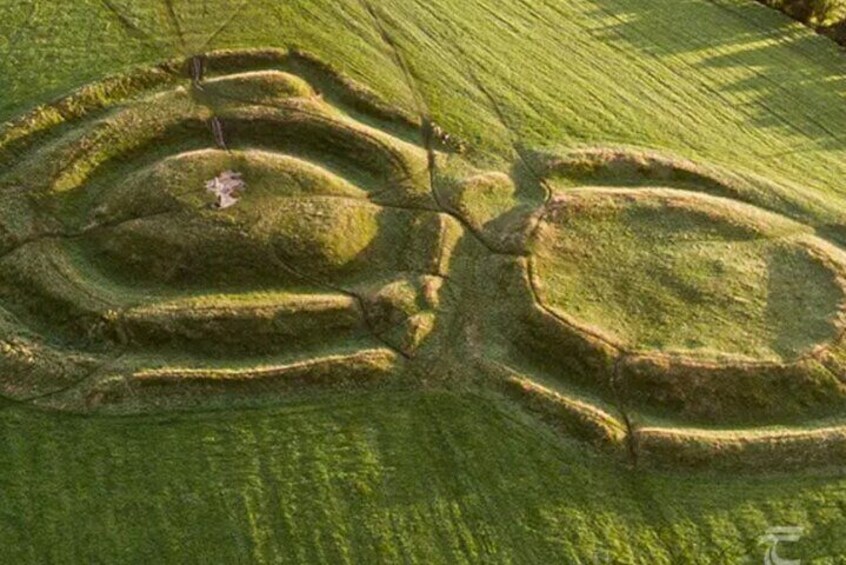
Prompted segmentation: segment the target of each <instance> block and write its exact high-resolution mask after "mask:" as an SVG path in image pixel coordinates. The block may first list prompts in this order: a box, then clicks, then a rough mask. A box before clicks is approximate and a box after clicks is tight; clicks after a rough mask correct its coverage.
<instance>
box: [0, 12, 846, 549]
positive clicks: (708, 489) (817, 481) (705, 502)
mask: <svg viewBox="0 0 846 565" xmlns="http://www.w3.org/2000/svg"><path fill="white" fill-rule="evenodd" d="M246 47H282V48H284V47H298V48H302V49H304V50H307V51H309V52H313V53H315V54H316V55H317V56H318V57H320V58H321V59H322V60H325V61H329V62H331V63H332V64H333V65H336V66H337V67H338V68H339V69H341V70H342V71H344V72H345V73H347V74H349V75H350V76H352V77H354V78H355V79H357V80H358V81H360V82H362V83H364V84H366V85H368V86H369V87H371V88H373V89H374V90H376V91H377V92H379V93H380V94H381V95H382V96H383V97H384V98H385V99H386V100H388V101H390V102H391V103H392V104H394V105H397V106H400V107H402V108H404V109H406V110H407V111H409V112H410V113H414V114H429V115H431V116H432V117H433V118H434V119H435V120H436V121H437V122H438V123H440V124H442V125H443V126H444V127H445V128H446V129H447V130H449V131H450V132H453V133H455V134H457V135H458V136H460V137H461V138H462V139H464V140H466V141H467V143H468V146H469V148H470V149H469V153H468V155H467V158H468V159H469V160H471V161H473V162H475V163H476V164H478V165H480V166H482V165H484V166H486V167H494V168H498V169H504V168H506V167H508V166H510V165H511V164H513V163H514V162H515V161H516V159H517V157H518V156H519V155H518V154H524V153H527V152H529V151H530V150H535V149H542V148H548V149H556V148H562V147H563V148H572V147H573V146H578V145H582V144H591V145H594V144H598V145H614V144H618V145H638V146H645V147H652V148H657V149H660V150H661V151H663V152H665V153H669V154H678V155H680V156H683V157H689V158H693V159H697V160H701V161H705V162H709V163H712V164H714V165H717V166H719V167H722V168H723V169H726V170H734V171H738V172H748V173H753V174H759V175H763V176H765V177H767V178H769V179H771V180H773V181H776V182H778V183H780V184H781V185H783V186H787V187H789V188H790V190H792V191H794V192H795V193H796V194H797V195H800V196H801V197H802V199H803V201H804V202H806V203H810V204H808V205H809V206H811V207H812V206H813V204H814V203H815V202H820V203H823V202H824V206H823V205H821V206H820V208H821V209H830V208H838V207H839V208H842V207H843V205H844V204H846V183H844V180H843V179H844V178H846V133H844V132H846V104H844V98H845V97H844V89H846V82H844V80H846V59H844V57H843V54H842V53H840V52H839V50H838V49H837V48H836V47H835V46H834V44H832V43H830V42H828V41H827V40H825V39H823V38H821V37H818V36H815V35H814V34H812V33H811V32H810V31H808V30H806V29H804V28H802V27H801V26H799V25H797V24H795V23H791V22H790V21H789V20H787V19H786V18H785V17H784V16H782V15H780V14H778V13H777V12H775V11H770V10H767V9H765V8H763V7H761V6H759V5H757V4H755V3H753V2H751V1H746V0H712V1H706V0H572V1H568V2H562V1H560V0H537V1H533V2H524V1H520V0H506V1H503V0H498V1H494V0H381V1H377V0H370V1H367V0H292V1H288V2H278V1H275V0H256V1H236V0H232V1H223V0H208V1H203V2H198V1H197V2H195V1H192V2H189V1H182V0H172V1H169V0H161V1H158V0H157V1H154V0H145V1H143V2H140V1H139V2H129V1H127V0H108V1H106V0H102V1H101V0H72V1H68V2H51V3H47V2H17V1H12V0H0V120H6V119H12V118H13V117H14V116H17V115H19V114H21V113H23V112H24V111H26V110H30V109H32V108H33V107H35V106H37V105H38V104H40V103H44V102H47V101H49V100H51V99H53V98H55V97H56V96H58V95H60V94H64V93H66V92H68V91H69V90H72V89H73V88H75V87H78V86H81V85H84V84H86V83H89V82H91V81H92V80H95V79H99V78H102V77H104V76H106V75H110V74H114V73H120V72H122V71H125V70H127V69H128V68H131V67H133V66H135V65H142V64H151V63H157V62H160V61H162V60H167V59H170V58H172V57H177V56H185V55H190V54H193V53H196V52H205V51H209V50H213V49H222V48H246ZM498 205H499V203H498V202H492V203H490V207H491V208H496V207H497V206H498ZM483 207H484V206H483ZM480 215H484V210H482V211H481V212H480ZM585 229H587V227H586V228H585ZM591 229H594V228H591ZM631 252H632V253H633V254H634V253H635V250H631ZM751 260H752V259H750V261H751ZM603 268H604V266H603ZM700 268H701V265H694V266H693V267H692V269H693V271H697V270H699V269H700ZM597 269H599V267H597ZM597 272H599V275H598V276H601V275H602V273H601V272H600V271H599V270H598V271H597ZM819 290H820V292H823V289H819ZM746 299H748V300H753V301H754V300H755V299H756V298H755V296H754V293H752V294H751V295H750V297H747V298H746ZM596 315H605V312H599V313H597V314H596ZM780 315H781V316H782V317H783V316H784V313H781V314H780ZM763 316H764V314H762V317H763ZM787 321H790V320H787ZM648 325H649V324H644V322H643V320H633V321H632V323H631V328H634V329H635V330H638V329H642V328H643V327H646V326H648ZM821 331H823V332H825V331H827V328H823V329H822V330H821ZM791 335H792V334H791ZM660 337H665V335H664V334H662V335H661V336H660ZM794 341H795V340H791V341H790V343H788V344H787V347H788V349H790V348H794V347H795V346H796V344H795V343H794ZM800 341H801V340H800ZM759 345H760V344H759ZM765 345H768V344H765ZM800 345H801V344H800ZM791 352H792V349H791ZM467 373H470V371H467ZM463 377H466V379H467V380H470V379H472V377H473V375H472V374H466V375H463ZM298 402H299V403H298V404H290V403H289V404H287V405H286V404H285V403H281V404H280V405H279V406H270V407H267V406H265V407H263V408H256V409H254V410H245V409H243V408H240V409H238V410H223V409H221V408H218V409H217V410H212V411H204V412H198V413H196V414H190V413H179V414H174V415H167V416H165V415H162V416H155V415H153V416H144V417H142V416H133V417H125V418H118V417H114V418H106V417H97V418H83V417H75V416H68V415H59V414H46V413H41V412H38V411H35V410H31V409H24V408H22V407H20V406H18V405H16V404H14V403H11V402H10V403H8V404H0V496H2V498H0V501H2V504H0V555H2V556H3V559H2V561H4V562H69V563H71V562H73V563H76V562H124V561H136V562H175V561H181V562H184V561H195V562H237V561H250V560H252V561H257V562H278V561H298V562H325V563H338V562H350V563H361V562H372V561H380V560H381V561H390V562H397V561H410V562H427V563H428V562H450V563H453V562H480V561H485V562H491V561H495V562H508V561H511V562H520V563H553V562H588V563H590V562H600V563H601V562H611V563H614V562H624V563H626V562H630V563H639V562H644V563H686V562H690V563H697V562H739V561H742V560H744V559H746V560H750V561H752V562H758V561H759V560H760V559H762V557H763V549H764V547H763V546H761V545H760V544H759V538H760V536H762V535H763V534H764V533H765V531H766V529H767V528H768V527H770V526H787V525H790V526H795V525H798V526H803V527H805V536H804V537H803V539H802V541H801V542H800V543H798V544H794V545H791V546H790V547H789V548H785V549H784V550H783V552H782V555H783V556H784V557H794V558H797V559H798V558H802V559H803V560H807V561H809V562H810V561H812V560H814V559H817V560H819V562H837V560H838V559H840V558H841V557H840V556H842V555H844V554H846V545H844V541H843V540H842V539H841V538H842V536H841V535H840V534H841V532H842V530H843V527H844V525H846V520H844V517H843V516H844V511H846V481H844V479H842V478H840V476H839V475H837V474H835V473H834V472H832V474H827V475H811V474H799V473H797V472H792V473H791V474H779V471H780V468H779V461H778V460H777V459H774V460H773V461H772V465H771V468H770V469H769V470H766V471H764V472H762V473H758V474H756V475H754V476H752V475H750V476H742V475H741V476H736V475H728V474H720V473H716V472H715V473H712V474H705V473H700V472H689V473H684V474H681V473H678V474H668V473H659V472H656V471H644V470H634V469H632V468H630V467H629V466H628V465H624V464H622V463H620V462H618V461H617V460H613V459H611V458H609V457H606V456H604V455H602V454H600V453H597V452H594V451H593V450H592V449H591V448H589V447H587V446H583V445H581V444H577V443H571V442H570V440H568V439H564V438H562V437H561V436H560V435H556V434H555V433H553V432H551V431H550V430H548V429H547V428H546V427H545V426H544V425H543V424H542V423H540V422H538V421H536V420H534V419H532V418H529V417H527V416H526V415H525V414H523V413H522V412H520V411H519V410H517V409H514V408H512V407H511V406H510V405H508V404H506V403H504V401H503V400H502V399H499V398H498V397H493V396H492V397H491V398H487V397H485V398H480V397H479V396H477V395H476V394H469V393H468V394H458V393H443V392H421V391H419V390H415V391H410V392H402V391H401V390H400V391H393V392H390V393H388V392H374V393H368V394H365V393H361V394H356V395H349V394H347V395H343V394H328V393H327V394H325V395H319V396H314V397H313V398H311V399H309V400H307V401H305V402H304V401H302V400H299V401H298ZM770 471H771V473H770ZM788 553H789V554H788Z"/></svg>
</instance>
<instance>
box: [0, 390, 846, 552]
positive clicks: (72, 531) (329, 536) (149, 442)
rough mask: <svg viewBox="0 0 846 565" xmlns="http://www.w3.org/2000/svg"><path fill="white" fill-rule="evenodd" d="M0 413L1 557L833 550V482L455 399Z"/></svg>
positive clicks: (837, 544)
mask: <svg viewBox="0 0 846 565" xmlns="http://www.w3.org/2000/svg"><path fill="white" fill-rule="evenodd" d="M0 422H2V432H0V486H2V494H3V505H2V508H0V544H2V547H3V555H4V560H5V561H6V562H10V563H11V562H36V561H38V562H77V563H79V562H89V563H91V562H125V561H138V562H141V561H144V562H159V563H163V562H177V561H178V562H183V563H184V562H195V563H203V562H205V563H207V562H209V561H213V562H228V563H232V562H247V561H251V562H274V561H275V562H278V561H287V562H308V563H319V562H323V563H343V562H349V563H364V562H380V561H381V562H397V561H410V562H427V563H431V562H450V563H462V562H481V561H487V562H491V561H497V562H506V561H513V562H518V563H564V562H579V561H580V562H584V563H594V562H595V563H602V562H605V563H617V562H631V563H635V562H638V563H693V562H699V563H703V562H708V561H713V562H724V563H728V562H741V561H743V560H744V559H748V560H749V561H751V562H758V561H759V560H760V559H762V556H763V547H759V546H758V544H757V539H758V537H759V536H760V535H762V534H763V532H764V530H766V528H767V527H768V526H770V525H784V524H790V525H801V526H805V527H807V528H808V530H807V532H806V536H805V538H804V539H803V541H802V542H801V543H800V544H797V545H796V546H795V547H793V548H789V549H788V548H787V547H785V552H784V554H785V555H788V551H790V552H791V553H790V555H796V556H801V557H802V558H804V559H806V560H807V562H811V561H812V559H818V560H820V561H816V562H836V561H835V559H836V556H837V555H838V554H840V553H842V552H843V551H846V542H844V541H843V540H842V539H840V538H839V536H838V535H837V531H838V527H839V525H840V524H841V523H842V522H841V520H842V511H843V508H844V505H846V482H844V481H843V480H840V479H825V478H805V479H795V478H791V477H770V478H744V477H732V478H730V477H724V476H710V475H689V474H685V475H681V474H679V475H660V474H649V475H647V474H642V473H638V472H633V471H632V470H630V469H628V468H625V467H622V466H618V465H617V464H615V463H613V462H611V461H608V460H605V459H603V458H602V457H601V456H598V455H595V454H593V453H591V452H590V450H588V449H587V448H585V447H582V446H580V445H578V444H575V443H570V442H567V441H563V440H560V439H558V438H556V437H554V436H552V435H550V433H549V432H548V431H546V430H544V429H542V428H541V427H539V426H538V425H536V424H531V423H526V422H525V421H523V420H522V418H521V417H520V416H519V415H515V414H513V413H511V412H510V411H508V410H507V411H505V412H503V411H501V410H500V408H498V407H497V406H496V405H494V404H491V403H490V402H489V401H488V400H485V399H481V398H476V397H472V396H471V397H464V398H462V397H456V396H452V395H449V394H439V393H403V394H399V393H374V394H371V395H369V396H347V397H345V398H339V397H326V398H324V399H322V400H319V401H316V402H313V403H309V404H304V405H297V406H291V407H288V408H262V409H256V410H252V411H233V412H209V413H197V414H191V415H174V416H169V417H150V418H142V419H138V418H126V419H86V418H75V417H67V416H52V415H44V414H36V413H32V412H28V411H18V410H9V409H6V410H2V411H0ZM31 469H38V471H37V472H32V471H31ZM774 470H777V468H776V469H774ZM826 558H828V560H829V561H825V559H826ZM603 559H604V561H603Z"/></svg>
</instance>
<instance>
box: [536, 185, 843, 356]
mask: <svg viewBox="0 0 846 565" xmlns="http://www.w3.org/2000/svg"><path fill="white" fill-rule="evenodd" d="M635 195H637V196H635ZM633 198H636V199H637V200H633ZM732 206H733V205H732V204H729V203H727V201H722V202H721V201H717V200H710V199H707V198H706V199H700V198H691V197H690V194H689V193H683V192H672V191H669V192H663V193H662V192H651V193H649V192H648V193H642V192H634V193H629V194H626V193H625V192H610V193H609V192H602V191H597V192H595V193H585V192H582V193H577V194H575V195H572V196H570V197H564V198H563V199H562V200H561V201H560V202H559V203H557V204H554V205H553V207H552V210H551V211H550V212H548V214H547V216H546V218H545V220H544V222H543V223H542V227H541V229H540V230H539V232H538V235H537V241H536V243H535V249H536V251H535V253H536V255H535V257H536V259H535V263H536V265H537V268H536V272H537V275H538V277H539V280H540V284H541V288H542V289H543V290H542V292H541V294H542V298H543V299H544V300H545V301H546V302H547V304H548V305H549V306H551V307H553V308H555V309H557V310H558V311H559V312H562V313H566V314H567V315H569V316H571V317H572V318H573V319H575V320H576V321H577V323H580V324H583V325H585V326H587V327H590V328H595V330H596V331H599V332H601V333H603V334H606V335H607V336H608V337H609V338H610V339H612V340H613V341H614V342H616V343H619V344H621V346H622V347H625V348H627V349H631V350H635V351H653V352H654V351H662V352H675V353H679V352H681V353H686V354H692V355H705V356H711V357H713V356H716V355H719V354H720V353H728V354H734V355H737V356H741V357H745V358H751V359H755V360H771V361H781V360H791V359H793V358H795V357H796V356H798V355H800V354H802V353H804V352H805V351H807V350H809V349H811V348H813V347H815V346H817V345H819V344H821V343H822V344H824V343H827V342H828V341H829V340H832V339H834V338H835V337H836V336H837V331H838V330H837V327H836V325H835V324H834V320H835V319H836V317H837V311H838V308H839V306H840V303H841V301H842V300H843V290H842V289H841V288H840V286H839V285H838V282H837V274H836V272H834V271H831V270H829V269H828V268H827V267H826V266H825V264H824V263H822V262H820V261H819V260H818V259H817V258H816V257H814V255H812V254H810V253H808V252H807V251H806V250H805V249H804V248H802V247H801V246H800V245H799V244H798V242H796V241H795V236H796V235H797V233H801V232H802V231H805V230H802V229H801V228H800V227H799V226H798V225H791V224H790V223H788V222H785V221H783V220H781V219H779V218H776V217H771V218H767V217H764V218H759V219H757V221H755V220H752V219H751V218H749V217H746V218H744V213H746V210H744V208H740V207H738V208H733V207H732ZM756 224H759V225H757V226H756Z"/></svg>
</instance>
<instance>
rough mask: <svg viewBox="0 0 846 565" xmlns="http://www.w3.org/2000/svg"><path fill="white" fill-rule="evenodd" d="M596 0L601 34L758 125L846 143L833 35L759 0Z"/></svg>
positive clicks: (842, 70)
mask: <svg viewBox="0 0 846 565" xmlns="http://www.w3.org/2000/svg"><path fill="white" fill-rule="evenodd" d="M592 2H593V4H594V5H595V7H596V13H595V14H594V15H595V16H598V17H600V18H604V20H605V21H607V22H608V25H606V26H604V27H602V28H600V31H599V39H602V40H604V41H607V42H611V43H617V44H622V45H623V46H625V47H626V48H631V49H635V50H637V51H640V52H641V53H643V54H646V55H648V56H651V57H653V58H654V59H655V60H656V61H657V62H659V63H660V64H662V65H664V66H665V67H666V68H667V69H668V70H670V71H671V72H673V73H675V74H678V75H679V76H680V77H682V78H683V79H684V80H695V81H699V82H700V83H701V84H700V85H699V87H700V88H703V89H705V90H706V91H708V92H709V93H710V95H712V96H713V97H714V98H716V99H721V100H723V101H724V102H725V104H726V105H729V106H732V107H735V108H739V109H741V111H742V112H744V113H745V114H747V115H748V116H749V121H750V124H749V125H751V126H753V127H757V128H767V129H775V130H779V133H782V134H793V135H799V136H803V137H806V138H807V139H808V140H809V141H810V142H811V144H812V146H813V148H814V149H829V150H839V149H844V148H846V104H844V99H846V53H842V52H840V53H839V52H838V51H842V50H841V49H840V48H839V47H838V46H837V45H836V44H835V43H834V42H833V41H831V40H829V39H827V38H824V37H821V36H819V35H816V34H815V33H814V32H813V31H812V30H810V29H807V28H805V27H803V26H802V25H801V24H798V23H796V22H794V21H793V20H791V19H789V18H788V17H786V16H785V15H783V14H781V13H780V12H778V11H776V10H773V9H770V8H767V7H764V6H761V5H758V4H754V3H752V2H748V3H744V2H732V1H726V0H710V1H706V0H659V1H654V2H642V1H639V0H622V1H618V0H592ZM702 30H707V33H703V31H702ZM797 149H798V148H797Z"/></svg>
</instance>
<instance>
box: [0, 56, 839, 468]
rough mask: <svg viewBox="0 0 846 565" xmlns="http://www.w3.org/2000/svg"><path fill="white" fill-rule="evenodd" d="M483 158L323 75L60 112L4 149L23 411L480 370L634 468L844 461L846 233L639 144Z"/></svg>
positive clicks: (226, 59) (378, 382)
mask: <svg viewBox="0 0 846 565" xmlns="http://www.w3.org/2000/svg"><path fill="white" fill-rule="evenodd" d="M104 93H105V95H104ZM465 153H466V154H465ZM482 157H483V156H480V155H475V154H474V153H473V150H472V147H470V148H469V150H468V147H467V146H466V144H465V142H464V141H463V140H456V139H455V138H454V137H451V136H449V134H447V133H446V132H444V131H443V130H441V129H440V128H439V127H438V126H436V125H435V124H433V123H431V122H430V121H429V120H428V118H427V117H426V116H425V115H424V116H421V117H419V118H415V117H409V116H406V115H405V114H403V113H402V112H400V111H398V110H395V109H393V108H391V107H390V106H389V105H388V104H386V103H384V102H382V101H380V100H379V99H378V98H376V97H375V96H374V95H373V94H372V93H370V92H369V91H368V90H367V89H366V88H364V87H362V86H360V85H357V84H354V83H352V82H350V81H349V80H347V79H345V78H344V77H342V76H340V75H338V74H337V73H335V72H334V71H332V70H331V69H330V68H328V67H327V66H326V65H324V64H323V63H321V62H319V61H317V60H315V59H314V58H312V57H310V56H307V55H304V54H302V53H298V52H284V51H273V50H269V51H250V52H217V53H211V54H208V55H207V56H204V57H198V58H193V59H190V60H187V61H177V62H170V63H166V64H163V65H161V66H159V67H157V68H155V69H147V70H141V71H137V72H136V73H134V74H132V75H129V76H127V77H122V78H117V79H113V80H112V81H111V82H110V81H106V82H105V83H102V84H99V85H96V86H92V87H90V88H88V89H82V90H81V91H79V92H77V93H76V94H74V95H71V96H70V97H68V98H67V99H64V100H62V101H59V102H58V103H56V104H54V105H52V106H46V107H43V108H40V109H38V110H36V111H35V112H33V113H32V114H30V115H28V116H25V117H23V118H21V119H20V120H18V121H17V122H14V123H12V124H11V125H10V126H8V127H7V128H6V129H5V130H2V131H0V160H1V161H2V162H3V163H4V164H5V165H6V168H5V169H4V172H3V173H2V176H0V200H2V204H3V206H2V208H0V254H2V256H1V257H0V369H1V370H2V371H0V375H2V377H0V386H2V391H3V395H4V396H5V397H6V398H7V399H8V400H11V401H15V402H31V403H35V404H38V405H40V406H46V407H51V408H55V409H63V410H74V411H98V410H99V411H116V412H124V411H131V410H146V409H148V408H150V407H156V406H160V405H162V404H163V403H173V404H174V405H177V406H183V405H185V403H191V404H201V405H202V404H204V403H206V402H211V401H212V399H215V398H217V399H219V398H220V397H221V395H223V398H225V399H229V400H239V401H240V400H243V399H248V398H251V397H253V396H262V397H271V398H272V397H276V396H278V395H292V394H308V393H309V391H310V390H311V389H312V388H313V387H314V386H319V387H321V388H323V387H338V386H344V387H351V386H355V387H364V386H367V387H373V386H403V387H408V386H411V387H417V386H424V385H425V384H426V383H428V382H431V380H432V379H435V378H438V379H439V380H440V381H443V382H445V383H446V384H454V383H451V382H450V377H452V376H453V375H455V374H462V373H461V371H458V370H456V368H458V367H464V366H466V365H467V364H468V362H472V363H473V364H474V366H475V367H477V368H478V369H479V374H480V375H481V376H480V378H479V379H477V380H478V382H477V383H474V384H477V385H480V386H482V387H489V386H491V385H493V386H494V387H495V388H496V389H497V390H500V391H504V392H506V393H507V394H509V395H511V396H513V397H515V398H518V399H520V401H521V402H523V403H524V404H525V405H526V406H528V407H529V408H530V409H532V410H534V411H537V412H539V413H541V414H542V415H543V416H544V417H545V418H547V419H549V420H550V421H552V422H554V423H555V424H557V425H559V426H560V427H561V428H562V429H563V430H565V431H566V432H567V433H568V434H572V435H575V436H577V437H580V438H583V439H587V440H589V441H592V442H594V443H596V444H599V445H603V446H605V447H607V448H609V449H611V450H614V451H617V452H619V453H620V454H621V455H623V456H626V457H630V458H632V459H634V460H648V461H651V460H654V461H659V462H666V461H672V462H681V463H685V464H692V463H699V462H702V461H704V462H712V461H719V460H729V462H730V463H734V462H735V461H739V462H741V463H745V464H749V463H753V464H754V463H756V461H757V458H758V457H759V456H760V454H762V453H764V454H766V453H770V452H771V451H772V450H775V451H777V452H779V453H780V454H781V455H782V456H784V457H787V458H794V460H797V461H798V460H800V459H802V458H804V459H812V460H816V461H818V462H820V463H827V462H831V461H835V460H842V459H843V458H844V457H846V440H844V439H843V438H844V437H846V433H844V431H843V429H844V428H841V427H840V423H839V422H838V421H837V420H836V416H837V414H838V413H839V412H840V411H842V409H843V407H844V406H846V385H844V378H846V369H844V360H846V349H844V345H843V343H842V337H843V336H842V333H843V332H842V327H843V324H844V308H846V297H844V292H846V291H844V289H845V288H846V286H844V285H846V256H844V254H843V252H842V251H841V249H840V248H839V247H838V242H837V240H836V238H831V239H825V237H828V236H830V235H831V234H836V233H837V229H838V226H840V225H846V220H844V218H843V215H842V213H841V212H840V211H838V210H829V209H822V210H821V209H820V207H819V204H818V203H809V202H806V201H804V200H802V199H801V198H800V197H798V196H791V194H792V193H791V192H790V191H789V190H786V189H784V188H783V187H779V186H778V185H774V184H772V183H769V182H768V181H766V180H763V179H760V178H757V177H751V176H747V175H743V174H739V173H735V172H729V171H724V170H722V169H718V168H716V167H709V166H704V165H699V164H696V163H691V162H687V161H681V160H675V159H671V158H668V157H664V156H661V155H659V154H654V153H648V152H642V151H638V150H635V149H631V148H586V149H576V150H573V151H570V152H550V153H543V154H541V153H538V154H530V153H527V152H525V151H521V152H519V154H518V156H517V162H515V163H513V164H512V165H511V166H510V167H509V168H507V170H506V171H492V170H487V169H486V168H485V167H482V166H481V165H479V163H481V162H483V161H484V159H483V158H482ZM474 163H475V164H474ZM227 175H235V177H237V178H238V179H239V181H240V182H243V186H241V187H240V188H239V189H238V191H237V194H236V196H235V198H234V199H233V200H232V201H230V202H229V203H228V204H227V206H226V207H220V206H216V203H217V204H219V203H220V202H219V201H217V200H216V196H215V194H214V193H213V192H210V191H209V190H208V188H207V187H208V186H209V185H210V183H211V185H213V184H214V179H220V178H228V177H227ZM230 204H231V205H230ZM819 219H822V220H824V222H825V229H821V227H820V226H817V225H816V224H817V222H818V220H819ZM465 385H466V383H463V382H462V383H461V384H460V386H465ZM762 424H763V425H768V426H777V427H774V428H772V429H760V428H759V427H758V426H760V425H762ZM799 425H801V426H802V427H801V428H798V427H797V426H799ZM713 427H717V428H721V431H719V432H715V431H709V430H708V429H706V428H713ZM732 442H734V443H732ZM727 445H730V447H728V448H725V447H726V446H727ZM723 448H725V449H723ZM721 455H722V459H720V456H721Z"/></svg>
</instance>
